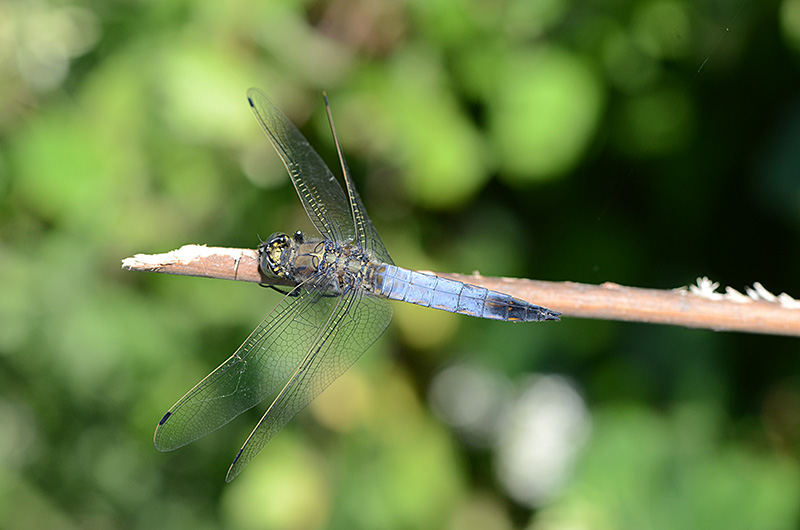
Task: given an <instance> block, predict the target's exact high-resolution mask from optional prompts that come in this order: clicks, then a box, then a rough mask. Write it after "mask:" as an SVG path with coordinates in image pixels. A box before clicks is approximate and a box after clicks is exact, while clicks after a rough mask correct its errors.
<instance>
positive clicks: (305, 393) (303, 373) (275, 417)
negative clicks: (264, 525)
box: [225, 289, 392, 482]
mask: <svg viewBox="0 0 800 530" xmlns="http://www.w3.org/2000/svg"><path fill="white" fill-rule="evenodd" d="M329 300H330V299H323V300H321V301H320V302H322V303H328V301H329ZM391 318H392V307H391V305H389V303H388V302H387V301H386V300H383V299H381V298H376V297H374V296H371V295H369V294H367V293H365V292H364V291H363V290H361V289H349V290H348V291H346V292H345V294H344V295H343V296H342V297H341V298H338V299H335V303H334V307H333V310H332V312H331V315H330V318H329V319H328V321H327V322H326V323H325V325H324V327H323V329H322V330H321V332H320V334H319V336H318V338H317V340H316V341H315V343H314V346H313V348H311V349H310V350H309V351H308V354H307V355H306V356H305V358H304V359H303V360H302V362H301V363H298V365H297V367H296V370H295V372H294V374H293V375H292V377H291V379H290V380H289V381H288V382H287V383H286V386H284V387H283V390H281V392H280V394H278V397H277V398H275V401H274V402H273V403H272V405H271V406H270V407H269V409H268V410H267V412H266V413H265V414H264V417H262V418H261V421H260V422H259V423H258V425H256V428H255V429H254V430H253V432H252V433H251V434H250V436H249V437H248V438H247V440H246V441H245V443H244V445H243V446H242V448H241V449H240V450H239V453H238V454H237V455H236V458H235V459H234V460H233V463H232V464H231V467H230V469H229V470H228V476H227V477H226V478H225V480H226V482H230V481H231V480H233V479H234V478H235V477H236V475H238V474H239V473H240V472H241V471H242V469H243V468H244V467H245V466H246V465H247V464H248V463H249V462H250V461H251V460H252V459H253V457H255V456H256V455H257V454H258V452H259V451H261V449H262V448H263V447H264V446H265V445H266V444H267V443H268V442H269V441H270V440H271V439H272V437H273V436H275V434H277V433H278V431H280V430H281V429H282V428H283V426H284V425H286V423H287V422H288V421H289V420H290V419H292V417H293V416H294V415H295V414H297V413H298V412H299V411H300V410H302V409H303V408H304V407H305V406H306V405H308V404H309V403H310V402H311V401H312V400H313V399H314V398H315V397H316V396H317V395H319V393H320V392H322V391H323V390H324V389H325V388H326V387H327V386H328V385H330V384H331V383H332V382H333V381H334V379H336V378H337V377H339V376H340V375H342V374H343V373H344V372H345V370H347V369H348V368H349V367H350V366H351V365H352V364H353V363H354V362H355V361H356V360H357V359H358V358H359V357H360V356H361V354H362V353H364V350H366V349H367V348H368V347H369V346H370V345H371V344H372V343H373V342H375V340H376V339H377V338H378V337H379V336H380V335H381V334H382V333H383V331H384V330H385V329H386V326H388V325H389V321H390V320H391Z"/></svg>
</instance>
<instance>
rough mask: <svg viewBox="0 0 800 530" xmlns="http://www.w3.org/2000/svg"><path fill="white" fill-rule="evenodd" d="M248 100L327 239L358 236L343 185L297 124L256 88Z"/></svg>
mask: <svg viewBox="0 0 800 530" xmlns="http://www.w3.org/2000/svg"><path fill="white" fill-rule="evenodd" d="M247 99H248V101H249V102H250V106H251V107H252V109H253V113H254V114H255V115H256V118H257V119H258V121H259V123H261V127H262V128H263V129H264V132H266V133H267V136H268V137H269V140H270V142H272V145H273V146H274V147H275V150H276V151H278V155H279V156H280V157H281V159H282V160H283V163H284V165H286V169H287V170H289V175H290V176H291V177H292V182H293V183H294V187H295V189H296V190H297V193H298V195H300V200H301V201H302V203H303V207H304V208H305V209H306V213H307V214H308V217H309V218H310V219H311V222H312V223H314V226H315V227H316V228H317V230H319V232H320V234H322V236H323V237H324V238H325V239H328V240H331V241H336V242H338V243H345V242H349V241H352V240H353V239H354V238H355V228H354V227H353V215H352V213H351V211H350V206H349V204H348V202H347V198H346V197H345V195H344V191H343V190H342V186H341V185H340V184H339V183H338V182H337V181H336V178H335V177H334V176H333V173H331V170H330V169H328V166H326V165H325V162H323V161H322V158H320V156H319V155H318V154H317V152H316V151H314V148H313V147H311V145H310V144H309V143H308V141H307V140H306V139H305V137H304V136H303V135H302V134H301V133H300V131H298V130H297V127H295V126H294V124H293V123H292V122H291V121H289V119H288V118H287V117H286V116H284V115H283V113H282V112H281V111H280V110H278V108H277V107H276V106H275V105H273V104H272V102H271V101H270V100H269V98H268V97H267V96H266V95H265V94H264V93H263V92H261V91H260V90H259V89H257V88H251V89H250V90H249V91H248V92H247Z"/></svg>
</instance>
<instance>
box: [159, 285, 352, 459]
mask: <svg viewBox="0 0 800 530" xmlns="http://www.w3.org/2000/svg"><path fill="white" fill-rule="evenodd" d="M324 281H325V280H324V278H322V277H317V278H314V279H312V280H309V282H306V284H304V285H301V286H298V287H297V288H295V290H296V291H299V292H300V293H301V294H300V295H299V296H285V297H284V298H283V300H281V302H280V303H279V304H278V305H277V306H276V307H275V309H273V310H272V311H271V312H270V314H269V315H268V316H267V317H266V318H265V319H264V320H263V321H262V322H261V324H259V325H258V327H256V329H255V330H254V331H253V332H252V333H251V334H250V336H249V337H248V338H247V340H245V341H244V343H243V344H242V345H241V346H240V347H239V349H238V350H236V352H235V353H234V354H233V355H231V357H230V358H229V359H228V360H227V361H225V362H224V363H222V364H221V365H220V366H219V367H218V368H217V369H216V370H214V371H213V372H211V373H210V374H209V375H208V376H207V377H206V378H205V379H203V380H202V381H200V382H199V383H198V384H197V385H196V386H195V387H194V388H192V389H191V390H190V391H189V392H187V393H186V395H185V396H183V397H182V398H181V399H180V400H179V401H178V402H177V403H175V405H173V406H172V408H171V409H169V412H167V413H166V414H165V415H164V417H163V418H162V419H161V421H160V422H159V424H158V427H156V432H155V436H154V443H155V446H156V448H157V449H158V450H159V451H171V450H173V449H177V448H178V447H182V446H184V445H186V444H188V443H190V442H193V441H195V440H197V439H198V438H200V437H202V436H205V435H206V434H208V433H210V432H212V431H214V430H216V429H218V428H219V427H221V426H223V425H225V424H226V423H228V422H229V421H231V420H232V419H233V418H235V417H236V416H238V415H239V414H241V413H242V412H244V411H246V410H248V409H250V408H252V407H254V406H255V405H257V404H259V403H261V402H262V401H264V400H265V399H267V398H269V397H274V396H275V395H276V394H277V393H278V391H279V390H280V389H281V388H282V386H283V385H284V384H285V383H286V381H287V380H288V379H289V378H290V377H291V376H292V374H293V373H294V372H295V370H296V369H297V366H298V365H299V364H300V362H301V361H302V360H303V359H304V358H305V356H306V354H307V353H308V351H309V350H311V348H312V346H313V345H314V344H315V341H316V340H317V338H318V337H319V335H320V332H321V330H322V329H323V328H324V326H325V324H326V322H328V321H329V319H330V316H331V313H332V311H333V309H334V307H335V302H336V301H338V300H339V297H338V296H324V295H323V291H324V285H321V284H322V283H323V282H324ZM331 300H333V301H331Z"/></svg>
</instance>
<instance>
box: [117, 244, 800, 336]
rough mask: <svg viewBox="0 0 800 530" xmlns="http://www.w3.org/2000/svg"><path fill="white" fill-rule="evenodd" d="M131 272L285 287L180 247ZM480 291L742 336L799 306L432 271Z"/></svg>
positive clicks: (244, 264) (138, 261) (778, 330)
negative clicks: (476, 287) (490, 290)
mask: <svg viewBox="0 0 800 530" xmlns="http://www.w3.org/2000/svg"><path fill="white" fill-rule="evenodd" d="M122 268H123V269H127V270H132V271H148V272H162V273H166V274H180V275H184V276H202V277H205V278H220V279H226V280H237V281H245V282H254V283H262V284H271V285H290V284H289V283H288V282H282V281H279V280H277V281H276V280H274V279H267V278H265V277H263V276H262V275H261V274H260V272H259V270H258V256H257V253H256V251H255V250H251V249H238V248H222V247H206V246H201V245H185V246H183V247H181V248H179V249H177V250H173V251H172V252H168V253H166V254H137V255H135V256H133V257H131V258H126V259H124V260H123V261H122ZM436 274H438V275H439V276H444V277H447V278H452V279H455V280H459V281H463V282H467V283H471V284H473V285H480V286H482V287H486V288H487V289H492V290H494V291H500V292H503V293H508V294H510V295H512V296H515V297H517V298H521V299H523V300H527V301H529V302H531V303H534V304H537V305H541V306H544V307H547V308H549V309H552V310H554V311H560V312H561V313H562V314H563V315H564V316H565V317H578V318H596V319H606V320H625V321H630V322H647V323H653V324H672V325H678V326H685V327H690V328H705V329H712V330H715V331H743V332H749V333H769V334H776V335H793V336H800V303H798V302H797V301H796V300H794V299H792V298H791V297H789V296H788V295H780V296H774V295H772V294H771V293H769V292H768V291H767V290H766V289H764V288H763V287H762V286H761V285H759V284H755V288H754V289H751V290H748V295H747V296H745V295H743V294H740V293H738V292H736V291H733V290H731V289H729V290H728V291H727V293H725V294H722V293H717V292H716V284H711V282H709V281H708V280H699V281H698V285H696V286H692V287H691V288H685V287H682V288H679V289H672V290H657V289H640V288H637V287H624V286H622V285H617V284H614V283H604V284H602V285H589V284H582V283H574V282H544V281H537V280H526V279H517V278H493V277H485V276H480V275H477V274H473V275H462V274H449V273H436Z"/></svg>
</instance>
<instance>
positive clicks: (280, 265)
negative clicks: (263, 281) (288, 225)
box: [258, 232, 297, 278]
mask: <svg viewBox="0 0 800 530" xmlns="http://www.w3.org/2000/svg"><path fill="white" fill-rule="evenodd" d="M296 244H297V241H296V236H295V238H292V237H291V236H289V235H288V234H284V233H282V232H276V233H274V234H272V235H271V236H269V238H268V239H267V240H266V241H264V242H262V243H261V244H260V245H259V246H258V266H259V267H260V268H261V272H262V273H263V274H264V275H265V276H267V277H273V278H286V277H287V271H286V268H287V265H288V263H289V257H290V256H289V255H290V254H291V251H292V250H293V247H294V246H295V245H296Z"/></svg>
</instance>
